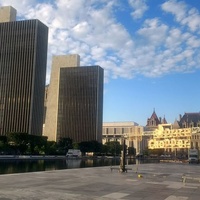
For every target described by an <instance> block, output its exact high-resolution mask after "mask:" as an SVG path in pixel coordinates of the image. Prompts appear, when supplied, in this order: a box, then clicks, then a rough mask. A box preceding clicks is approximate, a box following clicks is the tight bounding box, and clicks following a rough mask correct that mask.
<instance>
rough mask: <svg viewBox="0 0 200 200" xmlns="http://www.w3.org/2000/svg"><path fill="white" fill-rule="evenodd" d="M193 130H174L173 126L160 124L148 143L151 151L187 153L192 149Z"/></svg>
mask: <svg viewBox="0 0 200 200" xmlns="http://www.w3.org/2000/svg"><path fill="white" fill-rule="evenodd" d="M191 134H192V129H191V128H181V129H172V125H171V124H160V125H158V128H157V129H156V130H155V131H153V132H152V136H151V139H150V140H149V141H148V148H149V149H164V150H165V151H167V152H174V151H179V150H181V149H182V150H185V151H187V150H188V148H190V147H191Z"/></svg>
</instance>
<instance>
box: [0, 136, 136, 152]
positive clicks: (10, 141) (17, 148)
mask: <svg viewBox="0 0 200 200" xmlns="http://www.w3.org/2000/svg"><path fill="white" fill-rule="evenodd" d="M47 139H48V138H47V137H46V136H36V135H29V134H28V133H16V132H13V133H7V134H6V136H0V154H8V155H66V153H67V151H68V149H80V150H81V152H82V153H83V155H84V154H85V153H86V152H93V153H94V154H96V155H110V156H119V155H120V154H121V151H122V148H123V147H122V145H120V143H119V142H118V141H110V142H107V143H105V144H102V143H99V142H97V141H83V142H80V143H74V142H73V140H72V139H71V138H61V139H60V140H59V141H58V142H54V141H48V140H47ZM125 149H126V148H125ZM126 153H127V154H131V155H135V149H134V148H128V149H127V152H126Z"/></svg>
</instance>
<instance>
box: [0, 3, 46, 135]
mask: <svg viewBox="0 0 200 200" xmlns="http://www.w3.org/2000/svg"><path fill="white" fill-rule="evenodd" d="M6 11H7V12H9V13H7V16H10V17H5V16H6V14H5V13H6ZM1 12H3V14H2V13H1ZM0 13H1V14H0V16H3V17H4V18H5V19H4V18H3V19H1V23H0V135H5V134H6V133H8V132H26V133H28V134H32V135H42V125H43V110H44V92H45V78H46V61H47V44H48V27H47V26H45V25H44V24H43V23H42V22H40V21H39V20H24V21H14V16H15V13H16V10H15V9H13V8H12V7H5V8H1V9H0ZM9 19H10V20H11V21H9Z"/></svg>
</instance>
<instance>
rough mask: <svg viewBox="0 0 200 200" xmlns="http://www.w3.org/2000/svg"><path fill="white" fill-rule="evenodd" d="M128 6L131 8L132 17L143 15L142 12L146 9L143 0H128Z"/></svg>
mask: <svg viewBox="0 0 200 200" xmlns="http://www.w3.org/2000/svg"><path fill="white" fill-rule="evenodd" d="M129 4H130V6H131V7H132V8H133V10H134V11H133V12H132V13H131V16H132V17H133V18H134V19H139V18H141V17H142V16H143V14H144V12H145V11H146V10H148V6H147V5H146V3H145V0H129Z"/></svg>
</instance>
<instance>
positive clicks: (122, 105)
mask: <svg viewBox="0 0 200 200" xmlns="http://www.w3.org/2000/svg"><path fill="white" fill-rule="evenodd" d="M8 5H10V6H13V7H14V8H15V9H16V10H17V20H25V19H39V20H40V21H42V22H43V23H44V24H46V25H47V26H48V27H49V37H48V61H47V76H46V83H47V84H48V83H49V82H50V72H51V60H52V56H53V55H67V54H79V55H80V57H81V66H91V65H99V66H101V67H102V68H103V69H104V106H103V121H104V122H123V121H134V122H136V123H138V124H139V125H142V126H145V125H146V123H147V118H149V117H151V115H152V113H153V111H154V110H155V112H156V114H157V116H158V117H161V118H163V117H165V118H166V120H167V122H168V123H173V122H174V121H175V119H179V115H180V114H181V115H183V114H184V113H185V112H200V91H199V85H200V84H199V80H200V56H199V53H200V37H199V36H200V3H199V1H197V0H0V6H8Z"/></svg>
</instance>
